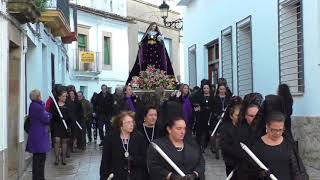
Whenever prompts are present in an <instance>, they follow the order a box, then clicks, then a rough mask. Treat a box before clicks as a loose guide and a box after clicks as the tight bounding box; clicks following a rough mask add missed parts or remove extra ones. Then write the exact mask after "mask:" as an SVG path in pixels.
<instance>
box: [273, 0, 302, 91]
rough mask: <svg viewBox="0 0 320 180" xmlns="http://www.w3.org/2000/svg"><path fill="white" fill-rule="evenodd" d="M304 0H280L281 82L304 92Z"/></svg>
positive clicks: (279, 42)
mask: <svg viewBox="0 0 320 180" xmlns="http://www.w3.org/2000/svg"><path fill="white" fill-rule="evenodd" d="M302 24H303V23H302V0H278V45H279V46H278V48H279V81H280V83H285V84H288V86H289V87H290V90H291V92H292V93H294V94H297V93H303V92H304V63H303V62H304V59H303V25H302Z"/></svg>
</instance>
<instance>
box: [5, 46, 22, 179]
mask: <svg viewBox="0 0 320 180" xmlns="http://www.w3.org/2000/svg"><path fill="white" fill-rule="evenodd" d="M20 68H21V48H20V46H18V45H17V44H15V43H13V42H12V41H10V45H9V71H8V78H9V91H8V130H7V133H8V135H7V141H8V176H9V179H16V178H17V176H18V167H19V118H20V89H21V87H20V81H21V79H20V73H21V69H20Z"/></svg>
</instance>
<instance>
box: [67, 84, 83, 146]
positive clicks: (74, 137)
mask: <svg viewBox="0 0 320 180" xmlns="http://www.w3.org/2000/svg"><path fill="white" fill-rule="evenodd" d="M68 95H69V96H68V98H67V103H66V104H67V107H68V109H69V115H70V119H71V124H70V126H71V140H70V148H71V149H70V150H71V152H73V151H74V150H75V148H76V147H77V148H78V149H81V150H84V149H85V139H83V138H82V134H83V133H84V132H83V130H81V129H80V128H79V127H78V125H77V123H76V122H78V123H79V124H80V126H81V127H85V123H84V121H83V119H84V117H83V110H82V107H81V103H80V102H79V100H78V97H77V93H76V92H75V91H74V90H70V91H69V92H68Z"/></svg>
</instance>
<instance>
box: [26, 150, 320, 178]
mask: <svg viewBox="0 0 320 180" xmlns="http://www.w3.org/2000/svg"><path fill="white" fill-rule="evenodd" d="M204 156H205V159H206V179H207V180H225V178H226V176H225V167H224V162H223V161H222V160H221V159H220V160H216V159H215V158H214V156H213V154H212V153H211V152H209V150H207V151H206V153H205V154H204ZM100 161H101V148H99V146H98V145H93V144H92V145H90V146H88V147H87V150H86V151H85V152H82V153H73V154H72V155H71V158H70V159H67V165H66V166H62V165H59V166H54V164H53V163H54V154H53V152H51V153H49V154H48V156H47V161H46V172H45V173H46V180H99V169H100ZM308 172H309V174H310V177H311V178H310V179H311V180H320V171H319V170H316V169H313V168H308ZM21 179H22V180H32V170H31V165H30V166H29V167H28V168H27V170H26V172H25V173H24V175H23V177H22V178H21Z"/></svg>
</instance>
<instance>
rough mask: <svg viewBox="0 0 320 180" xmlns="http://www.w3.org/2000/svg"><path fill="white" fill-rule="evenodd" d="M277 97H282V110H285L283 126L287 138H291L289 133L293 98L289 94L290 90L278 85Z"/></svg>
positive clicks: (285, 85) (287, 87)
mask: <svg viewBox="0 0 320 180" xmlns="http://www.w3.org/2000/svg"><path fill="white" fill-rule="evenodd" d="M278 96H280V97H282V99H283V102H284V106H285V107H284V108H285V110H286V114H285V115H286V121H285V123H284V126H285V127H286V133H287V135H289V137H291V138H293V136H292V131H291V115H292V106H293V98H292V95H291V92H290V88H289V86H288V85H287V84H280V85H279V87H278Z"/></svg>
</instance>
